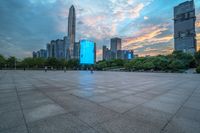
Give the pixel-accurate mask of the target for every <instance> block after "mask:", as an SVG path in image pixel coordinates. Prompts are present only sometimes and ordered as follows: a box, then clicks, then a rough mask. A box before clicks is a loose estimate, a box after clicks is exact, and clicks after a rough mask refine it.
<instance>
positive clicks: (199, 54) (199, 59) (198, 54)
mask: <svg viewBox="0 0 200 133" xmlns="http://www.w3.org/2000/svg"><path fill="white" fill-rule="evenodd" d="M194 57H195V60H196V63H197V65H200V50H199V51H198V52H196V53H195V55H194Z"/></svg>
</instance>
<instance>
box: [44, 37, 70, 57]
mask: <svg viewBox="0 0 200 133" xmlns="http://www.w3.org/2000/svg"><path fill="white" fill-rule="evenodd" d="M69 45H70V41H69V38H68V37H64V38H63V39H57V40H52V41H51V42H50V43H48V44H47V57H48V58H56V59H66V60H69V59H70V58H69Z"/></svg>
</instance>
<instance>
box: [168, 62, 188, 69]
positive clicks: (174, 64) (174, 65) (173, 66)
mask: <svg viewBox="0 0 200 133" xmlns="http://www.w3.org/2000/svg"><path fill="white" fill-rule="evenodd" d="M168 68H170V70H172V71H178V70H180V69H185V65H184V64H183V63H182V62H181V61H180V60H173V61H172V62H171V63H170V64H169V65H168Z"/></svg>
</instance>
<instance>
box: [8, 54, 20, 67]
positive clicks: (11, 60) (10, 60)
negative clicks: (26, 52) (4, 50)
mask: <svg viewBox="0 0 200 133" xmlns="http://www.w3.org/2000/svg"><path fill="white" fill-rule="evenodd" d="M6 62H7V64H8V67H9V68H14V67H15V65H16V63H17V59H16V58H15V57H14V56H10V57H9V58H8V59H7V61H6Z"/></svg>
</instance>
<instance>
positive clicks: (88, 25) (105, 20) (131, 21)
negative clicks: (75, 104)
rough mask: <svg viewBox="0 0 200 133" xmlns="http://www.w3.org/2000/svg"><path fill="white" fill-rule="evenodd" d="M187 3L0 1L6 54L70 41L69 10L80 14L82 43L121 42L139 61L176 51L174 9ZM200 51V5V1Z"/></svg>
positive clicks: (199, 8) (0, 46)
mask: <svg viewBox="0 0 200 133" xmlns="http://www.w3.org/2000/svg"><path fill="white" fill-rule="evenodd" d="M184 1H185V0H0V54H3V55H5V56H16V57H18V58H24V57H29V56H32V51H36V50H39V49H42V48H46V44H47V43H48V42H50V41H51V40H54V39H62V38H63V36H66V35H67V19H68V18H67V17H68V10H69V7H70V6H71V5H72V4H73V5H74V6H75V8H76V16H77V22H76V26H77V28H76V35H77V36H76V41H78V40H80V39H81V38H87V39H90V40H94V41H95V42H96V43H97V57H98V59H101V54H102V45H107V46H108V47H109V46H110V38H112V37H121V38H122V39H123V43H122V46H123V49H133V50H134V51H135V53H136V54H139V56H144V55H157V54H168V53H170V52H171V51H172V50H173V46H174V43H173V20H172V19H173V7H174V6H176V5H178V4H179V3H181V2H184ZM195 6H196V16H197V23H196V32H197V40H198V45H199V46H198V47H199V48H200V0H195Z"/></svg>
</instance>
